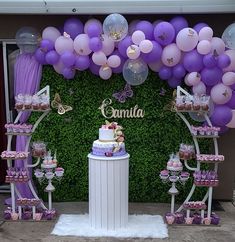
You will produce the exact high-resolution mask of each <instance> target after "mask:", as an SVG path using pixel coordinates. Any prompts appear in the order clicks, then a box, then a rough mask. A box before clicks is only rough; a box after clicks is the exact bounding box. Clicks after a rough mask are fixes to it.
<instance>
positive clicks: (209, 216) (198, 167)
mask: <svg viewBox="0 0 235 242" xmlns="http://www.w3.org/2000/svg"><path fill="white" fill-rule="evenodd" d="M181 93H183V94H184V95H185V96H187V97H189V98H192V95H190V94H189V93H187V92H186V91H185V90H184V89H182V88H181V87H177V97H178V96H180V95H181ZM173 111H174V112H176V113H177V114H178V115H179V117H180V118H181V119H182V120H183V121H184V123H185V124H186V126H187V127H188V129H189V131H190V133H191V135H192V138H193V142H194V146H195V149H196V155H200V147H199V144H198V140H197V139H198V138H200V139H202V138H210V139H212V140H213V144H214V151H215V153H214V156H215V157H218V155H219V151H218V142H217V139H218V138H219V136H218V135H217V134H216V135H213V134H211V135H206V134H205V135H200V134H197V135H195V134H193V133H192V130H191V125H190V122H189V121H188V120H187V118H186V117H185V115H184V113H189V112H194V113H200V115H203V116H204V117H205V120H206V121H207V124H208V125H209V127H211V128H213V126H212V123H211V121H210V119H209V117H208V113H209V110H207V111H204V110H185V109H184V110H177V109H176V107H175V108H174V109H173ZM196 161H197V164H196V167H191V166H189V164H188V160H187V159H184V160H183V162H184V165H185V167H186V168H187V169H188V170H190V171H201V163H212V164H214V169H213V171H214V172H215V173H217V171H218V164H219V163H221V162H223V161H222V160H198V159H196ZM218 184H219V182H218V180H217V181H216V182H211V183H208V182H202V184H200V183H199V182H196V183H193V186H192V188H191V190H190V192H189V194H188V196H187V197H186V199H185V201H184V202H183V204H182V205H181V206H180V207H179V208H178V209H177V210H176V211H172V207H174V205H173V204H171V214H177V213H180V212H181V211H182V210H183V209H185V207H184V204H186V203H189V202H190V200H191V198H192V196H193V194H194V191H195V188H196V187H207V188H208V189H207V192H206V194H205V196H204V198H203V199H202V201H201V202H202V203H205V202H206V201H207V213H206V218H204V209H203V211H202V212H201V215H202V220H201V223H200V224H202V223H203V224H205V225H209V224H210V222H209V221H211V219H212V211H211V206H212V195H213V188H214V187H216V186H218ZM186 211H187V216H186V218H185V223H186V224H192V221H191V222H190V221H189V220H190V213H189V211H190V209H186ZM169 216H170V215H169ZM213 216H214V215H213ZM166 219H167V218H166ZM172 223H173V222H172V220H171V218H169V224H172Z"/></svg>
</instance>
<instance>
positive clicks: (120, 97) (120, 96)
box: [113, 84, 133, 103]
mask: <svg viewBox="0 0 235 242" xmlns="http://www.w3.org/2000/svg"><path fill="white" fill-rule="evenodd" d="M113 97H114V98H115V99H116V100H117V101H118V102H120V103H124V102H126V99H127V98H128V97H133V91H132V89H131V85H129V84H126V85H125V87H124V89H123V90H121V91H119V92H116V93H114V94H113Z"/></svg>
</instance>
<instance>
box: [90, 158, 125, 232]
mask: <svg viewBox="0 0 235 242" xmlns="http://www.w3.org/2000/svg"><path fill="white" fill-rule="evenodd" d="M88 158H89V219H90V224H91V226H92V227H93V228H97V229H106V230H115V229H117V228H120V227H125V226H126V225H127V222H128V180H129V155H128V154H127V155H125V156H119V157H99V156H94V155H91V154H90V155H88Z"/></svg>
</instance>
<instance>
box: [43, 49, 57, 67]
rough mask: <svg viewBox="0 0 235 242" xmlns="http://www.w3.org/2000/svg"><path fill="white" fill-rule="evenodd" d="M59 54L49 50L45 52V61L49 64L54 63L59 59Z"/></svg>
mask: <svg viewBox="0 0 235 242" xmlns="http://www.w3.org/2000/svg"><path fill="white" fill-rule="evenodd" d="M59 58H60V55H59V54H58V53H57V52H56V51H55V50H51V51H49V52H47V54H46V62H47V63H48V64H50V65H54V64H56V63H57V62H58V61H59Z"/></svg>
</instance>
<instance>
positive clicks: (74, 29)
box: [64, 18, 84, 39]
mask: <svg viewBox="0 0 235 242" xmlns="http://www.w3.org/2000/svg"><path fill="white" fill-rule="evenodd" d="M83 28H84V26H83V23H82V22H81V21H80V20H79V19H77V18H70V19H68V20H66V21H65V23H64V31H65V32H66V33H67V34H69V35H70V37H71V38H72V39H75V38H76V37H77V36H78V35H79V34H82V33H83Z"/></svg>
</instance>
